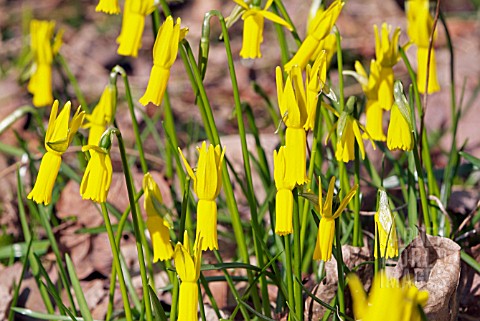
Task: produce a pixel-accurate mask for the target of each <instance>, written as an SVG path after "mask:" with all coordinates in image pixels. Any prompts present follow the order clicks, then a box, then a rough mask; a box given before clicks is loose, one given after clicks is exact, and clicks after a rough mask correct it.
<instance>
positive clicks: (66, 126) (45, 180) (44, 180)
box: [27, 100, 85, 205]
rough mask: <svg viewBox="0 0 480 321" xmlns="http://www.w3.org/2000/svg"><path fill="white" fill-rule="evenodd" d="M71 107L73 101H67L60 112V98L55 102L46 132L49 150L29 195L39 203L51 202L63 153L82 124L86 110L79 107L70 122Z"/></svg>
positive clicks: (46, 142)
mask: <svg viewBox="0 0 480 321" xmlns="http://www.w3.org/2000/svg"><path fill="white" fill-rule="evenodd" d="M70 108H71V103H70V102H67V103H66V104H65V106H63V109H62V111H61V112H60V114H58V100H55V101H54V102H53V106H52V111H51V113H50V119H49V121H48V128H47V132H46V134H45V149H46V150H47V152H46V153H45V154H44V155H43V157H42V161H41V163H40V168H39V170H38V176H37V180H36V182H35V186H34V187H33V189H32V191H31V192H30V193H29V194H28V196H27V198H28V199H33V200H34V201H35V202H36V203H38V204H40V203H44V204H45V205H48V204H49V203H50V201H51V199H52V190H53V185H54V184H55V180H56V178H57V175H58V171H59V170H60V165H61V163H62V154H63V153H65V151H66V150H67V148H68V146H69V145H70V143H71V142H72V140H73V137H74V136H75V133H76V132H77V131H78V128H80V126H81V125H82V122H83V118H84V116H85V112H83V111H82V110H81V108H80V107H78V109H77V111H76V112H75V115H74V116H73V118H72V121H71V122H70V121H69V120H70ZM57 114H58V116H57Z"/></svg>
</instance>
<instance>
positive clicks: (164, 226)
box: [143, 173, 173, 262]
mask: <svg viewBox="0 0 480 321" xmlns="http://www.w3.org/2000/svg"><path fill="white" fill-rule="evenodd" d="M143 192H144V194H145V195H144V197H145V199H144V202H143V207H144V208H145V211H146V212H147V228H148V232H150V237H151V239H152V246H153V262H157V261H158V260H161V261H165V260H169V259H171V258H172V256H173V248H172V244H171V243H170V232H169V230H170V224H169V223H168V222H167V220H165V219H164V218H163V215H162V213H161V210H160V205H161V204H162V203H163V199H162V194H161V193H160V188H158V185H157V183H156V182H155V180H154V179H153V177H152V175H151V174H150V173H146V174H145V176H144V177H143Z"/></svg>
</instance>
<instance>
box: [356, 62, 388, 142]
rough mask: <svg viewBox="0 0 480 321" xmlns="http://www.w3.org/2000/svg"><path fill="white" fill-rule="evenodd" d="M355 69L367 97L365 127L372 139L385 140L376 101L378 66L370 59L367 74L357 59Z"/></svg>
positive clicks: (379, 108) (381, 113)
mask: <svg viewBox="0 0 480 321" xmlns="http://www.w3.org/2000/svg"><path fill="white" fill-rule="evenodd" d="M355 70H356V72H357V74H358V75H359V77H358V80H359V82H360V84H361V85H362V89H363V92H364V93H365V97H366V98H367V102H366V107H365V109H366V112H365V114H366V116H367V120H366V123H365V128H366V130H367V132H368V134H369V135H370V137H371V138H372V139H374V140H378V141H382V142H384V141H386V140H387V136H385V133H384V132H383V108H382V107H380V104H379V102H378V84H379V79H380V68H379V67H378V64H377V62H376V61H375V60H374V59H372V60H371V61H370V75H368V76H367V73H366V71H365V69H364V68H363V66H362V64H361V63H360V62H359V61H356V62H355ZM363 138H364V139H367V138H369V137H368V135H367V134H365V133H364V134H363Z"/></svg>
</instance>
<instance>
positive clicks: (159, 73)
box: [139, 16, 188, 106]
mask: <svg viewBox="0 0 480 321" xmlns="http://www.w3.org/2000/svg"><path fill="white" fill-rule="evenodd" d="M180 23H181V19H180V18H177V23H176V24H174V23H173V18H172V17H171V16H168V17H167V19H166V20H165V22H164V23H163V25H162V26H161V27H160V30H159V31H158V34H157V38H156V39H155V45H154V46H153V67H152V71H151V72H150V78H149V80H148V85H147V89H146V91H145V94H144V95H143V96H142V97H141V98H140V100H139V101H140V103H141V104H142V105H144V106H146V105H147V104H148V103H149V102H152V103H153V104H154V105H157V106H160V104H161V103H162V99H163V95H164V93H165V90H166V88H167V82H168V79H169V78H170V68H171V67H172V65H173V63H174V62H175V58H177V53H178V42H179V41H181V40H182V39H183V38H184V37H185V35H186V34H187V32H188V29H186V28H184V29H182V30H180Z"/></svg>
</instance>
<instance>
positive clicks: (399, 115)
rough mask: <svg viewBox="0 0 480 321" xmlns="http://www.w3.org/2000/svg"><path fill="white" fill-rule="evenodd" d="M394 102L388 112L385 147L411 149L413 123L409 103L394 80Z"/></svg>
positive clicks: (412, 143)
mask: <svg viewBox="0 0 480 321" xmlns="http://www.w3.org/2000/svg"><path fill="white" fill-rule="evenodd" d="M394 93H395V103H394V104H393V107H392V111H391V113H390V123H389V124H388V131H387V147H388V149H390V150H397V149H402V150H405V151H409V150H412V149H413V145H414V140H413V124H412V120H411V111H410V105H409V104H408V102H407V99H406V98H405V96H404V95H403V87H402V83H401V82H400V81H396V82H395V91H394Z"/></svg>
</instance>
